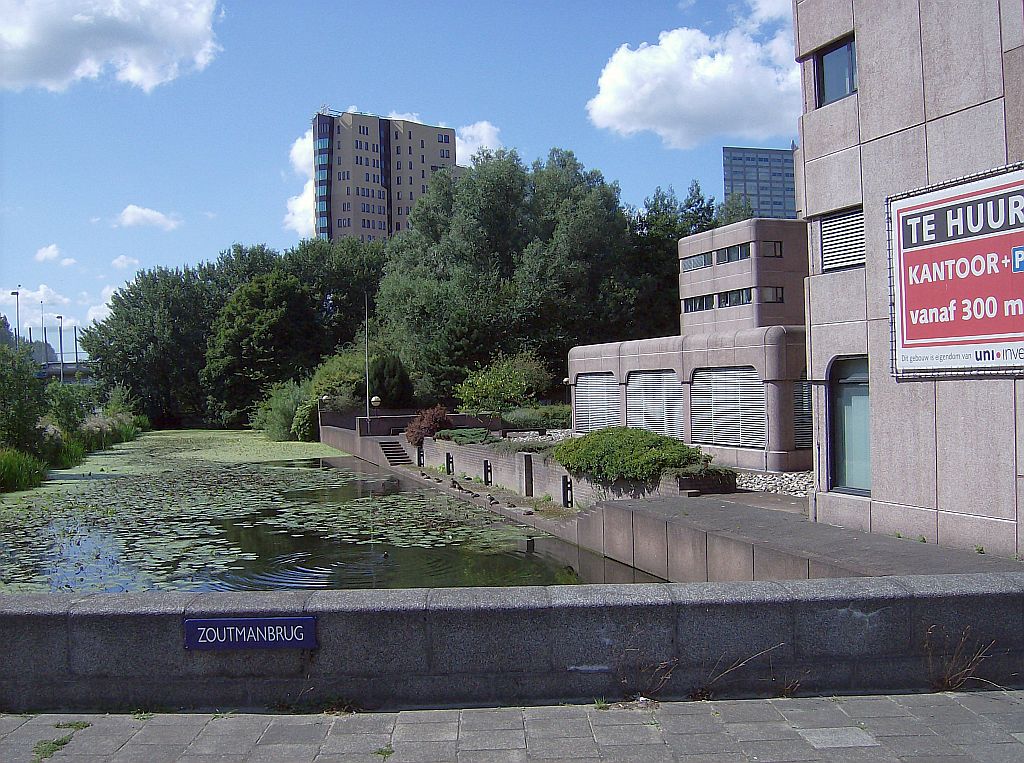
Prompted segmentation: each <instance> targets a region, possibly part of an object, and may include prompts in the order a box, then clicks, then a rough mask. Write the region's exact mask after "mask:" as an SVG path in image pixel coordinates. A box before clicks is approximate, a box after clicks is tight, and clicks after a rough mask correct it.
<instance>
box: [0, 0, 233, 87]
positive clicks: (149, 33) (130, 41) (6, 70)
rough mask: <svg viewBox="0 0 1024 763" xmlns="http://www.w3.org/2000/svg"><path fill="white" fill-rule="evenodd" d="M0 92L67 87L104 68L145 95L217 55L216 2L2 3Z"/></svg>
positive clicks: (89, 0)
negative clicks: (3, 90)
mask: <svg viewBox="0 0 1024 763" xmlns="http://www.w3.org/2000/svg"><path fill="white" fill-rule="evenodd" d="M0 8H2V16H3V19H4V23H3V25H2V26H0V87H3V88H7V89H12V90H21V89H23V88H26V87H42V88H46V89H47V90H51V91H61V90H65V89H66V88H67V87H68V86H69V85H71V84H73V83H75V82H77V81H79V80H82V79H96V78H97V77H99V76H100V75H101V74H103V73H104V72H106V71H108V70H112V71H113V72H114V76H115V77H116V78H117V79H118V80H119V81H120V82H125V83H127V84H129V85H134V86H135V87H139V88H142V90H144V91H146V92H147V93H148V92H149V91H151V90H152V89H153V88H155V87H156V86H157V85H162V84H164V83H165V82H170V81H171V80H173V79H175V78H177V77H178V76H180V75H181V74H183V73H185V72H188V71H192V70H194V71H202V70H203V69H205V68H206V67H207V66H209V65H210V62H211V61H213V58H214V56H215V55H216V54H217V53H218V51H220V46H218V45H217V41H216V36H215V35H214V32H213V22H214V16H215V11H216V8H217V0H160V2H155V3H154V2H151V1H150V0H118V2H101V1H100V0H49V1H48V2H35V1H33V0H29V1H27V2H18V1H17V0H14V2H12V1H11V0H4V1H3V2H2V3H0Z"/></svg>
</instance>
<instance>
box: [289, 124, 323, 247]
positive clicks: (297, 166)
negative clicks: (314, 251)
mask: <svg viewBox="0 0 1024 763" xmlns="http://www.w3.org/2000/svg"><path fill="white" fill-rule="evenodd" d="M288 160H289V161H290V162H291V165H292V169H293V170H295V172H296V174H298V175H303V176H305V178H306V184H305V185H304V186H303V187H302V192H301V193H300V194H298V195H297V196H292V197H291V198H289V199H288V202H287V205H288V212H287V213H286V214H285V216H284V227H285V228H287V229H289V230H293V231H295V232H296V233H298V234H299V235H300V236H302V237H303V238H308V237H310V236H312V235H313V234H314V233H316V226H315V225H314V224H313V215H314V211H315V209H316V188H315V185H314V183H313V128H312V127H310V128H309V129H308V130H306V132H305V133H303V134H302V135H301V136H300V137H298V138H296V139H295V142H294V143H292V147H291V149H290V150H289V151H288Z"/></svg>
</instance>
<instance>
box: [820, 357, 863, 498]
mask: <svg viewBox="0 0 1024 763" xmlns="http://www.w3.org/2000/svg"><path fill="white" fill-rule="evenodd" d="M828 419H829V421H828V424H829V427H828V430H829V431H828V435H829V436H828V440H829V454H830V462H831V466H832V468H831V475H830V479H829V487H830V488H831V489H832V490H838V491H840V492H849V493H856V494H859V495H870V493H871V406H870V402H869V397H868V359H867V358H865V357H857V358H844V359H843V360H837V361H836V362H835V363H833V364H832V371H831V373H830V374H829V416H828Z"/></svg>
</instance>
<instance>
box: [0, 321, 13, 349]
mask: <svg viewBox="0 0 1024 763" xmlns="http://www.w3.org/2000/svg"><path fill="white" fill-rule="evenodd" d="M0 345H6V346H7V347H14V345H15V341H14V332H13V331H11V324H10V323H8V322H7V316H6V315H0Z"/></svg>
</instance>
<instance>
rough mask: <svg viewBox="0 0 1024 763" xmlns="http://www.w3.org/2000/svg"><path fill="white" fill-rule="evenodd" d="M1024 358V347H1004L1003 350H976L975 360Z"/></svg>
mask: <svg viewBox="0 0 1024 763" xmlns="http://www.w3.org/2000/svg"><path fill="white" fill-rule="evenodd" d="M1004 358H1005V359H1006V360H1024V347H1022V348H1014V347H1004V348H1003V349H1002V350H975V351H974V359H975V360H1003V359H1004Z"/></svg>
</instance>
